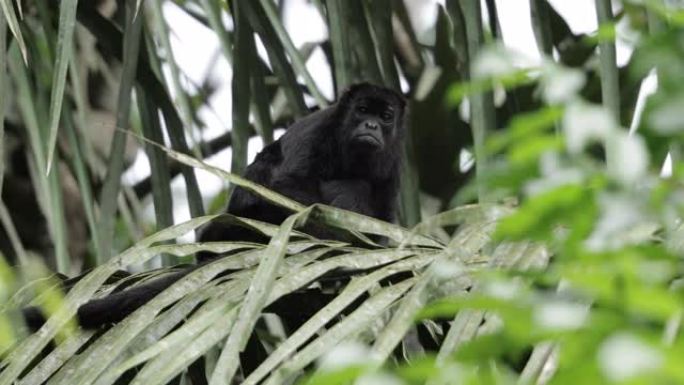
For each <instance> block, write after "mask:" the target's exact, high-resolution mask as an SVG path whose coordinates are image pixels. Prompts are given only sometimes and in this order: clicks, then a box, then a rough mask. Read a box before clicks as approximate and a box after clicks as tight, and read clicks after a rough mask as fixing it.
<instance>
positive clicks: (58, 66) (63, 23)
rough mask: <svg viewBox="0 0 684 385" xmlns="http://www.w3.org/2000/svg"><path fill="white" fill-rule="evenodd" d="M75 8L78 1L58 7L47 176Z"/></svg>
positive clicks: (58, 115)
mask: <svg viewBox="0 0 684 385" xmlns="http://www.w3.org/2000/svg"><path fill="white" fill-rule="evenodd" d="M76 7H78V0H64V1H62V2H61V3H60V6H59V30H58V32H57V55H56V60H55V66H54V68H53V71H54V72H53V73H52V93H51V95H50V138H49V139H48V157H47V170H45V172H46V173H48V174H49V173H50V168H51V167H52V162H53V158H54V156H55V147H56V145H57V132H58V130H59V118H60V115H61V113H62V103H63V100H64V87H65V86H66V77H67V69H68V68H69V59H70V57H71V56H72V55H73V54H74V53H73V52H72V49H73V48H72V47H73V45H74V29H75V28H76Z"/></svg>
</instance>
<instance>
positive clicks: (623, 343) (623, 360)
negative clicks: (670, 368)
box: [597, 333, 663, 382]
mask: <svg viewBox="0 0 684 385" xmlns="http://www.w3.org/2000/svg"><path fill="white" fill-rule="evenodd" d="M597 359H598V364H599V367H600V368H601V370H602V371H603V374H604V375H605V376H606V377H607V378H608V379H610V380H611V381H616V382H622V381H626V380H628V379H630V378H633V377H635V376H637V375H639V374H642V373H643V372H646V371H651V370H656V369H658V368H660V366H661V365H662V364H663V357H662V355H661V354H660V352H659V351H657V350H656V349H654V348H652V347H650V346H648V345H647V344H646V343H644V342H643V341H641V340H640V339H638V338H637V337H636V336H634V335H632V334H627V333H619V334H615V335H613V336H611V337H609V338H608V339H607V340H606V341H605V342H604V343H603V345H602V346H601V347H600V348H599V351H598V357H597Z"/></svg>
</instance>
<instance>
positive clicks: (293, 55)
mask: <svg viewBox="0 0 684 385" xmlns="http://www.w3.org/2000/svg"><path fill="white" fill-rule="evenodd" d="M261 6H262V7H263V9H264V12H265V13H266V16H267V17H268V20H269V21H270V22H271V25H272V26H273V28H274V29H275V31H276V34H277V35H278V38H279V39H280V41H281V43H282V44H283V46H285V50H286V51H287V52H288V54H289V56H290V59H291V60H292V64H293V66H294V68H295V69H296V70H297V72H298V73H299V75H300V76H301V77H302V78H303V79H304V83H305V84H306V87H307V88H308V90H309V92H311V96H313V98H314V99H316V103H318V105H319V106H320V107H321V108H322V107H325V106H327V105H328V101H327V100H325V97H324V96H323V94H321V91H320V90H319V89H318V86H317V85H316V82H315V81H314V79H313V77H312V76H311V74H310V73H309V70H308V69H307V68H306V63H305V62H304V59H302V55H301V54H300V53H299V50H298V49H297V47H295V45H294V43H292V39H291V38H290V35H289V34H288V33H287V31H286V30H285V26H284V25H283V22H282V21H281V20H280V18H279V17H278V11H277V10H276V8H275V4H273V2H272V1H270V0H261Z"/></svg>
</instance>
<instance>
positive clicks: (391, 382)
mask: <svg viewBox="0 0 684 385" xmlns="http://www.w3.org/2000/svg"><path fill="white" fill-rule="evenodd" d="M404 383H405V382H404V381H402V380H401V379H399V378H398V377H396V376H393V375H391V374H388V373H382V372H381V373H369V374H364V375H363V376H361V377H359V378H358V379H357V380H356V382H355V383H354V385H403V384H404Z"/></svg>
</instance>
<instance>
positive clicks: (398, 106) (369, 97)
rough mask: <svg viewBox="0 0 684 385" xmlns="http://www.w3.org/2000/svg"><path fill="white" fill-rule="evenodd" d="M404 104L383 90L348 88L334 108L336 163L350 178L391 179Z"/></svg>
mask: <svg viewBox="0 0 684 385" xmlns="http://www.w3.org/2000/svg"><path fill="white" fill-rule="evenodd" d="M405 109H406V102H405V101H404V98H403V96H402V95H401V94H399V93H397V92H395V91H393V90H391V89H389V88H385V87H379V86H374V85H371V84H368V83H360V84H355V85H353V86H351V87H350V88H349V89H348V90H347V91H346V92H345V93H344V94H342V96H341V97H340V99H339V101H338V103H337V105H336V106H334V111H335V113H334V115H333V119H332V122H334V124H333V127H335V128H334V135H335V138H334V140H333V141H332V143H333V144H334V146H335V147H336V149H332V150H331V153H336V154H337V157H338V159H336V160H335V162H337V164H339V165H341V167H342V169H344V170H346V171H345V173H346V174H348V175H349V176H351V177H362V178H371V179H372V180H375V181H379V180H386V179H388V178H389V179H392V178H393V176H394V175H395V174H397V169H398V166H399V164H400V161H401V157H402V154H403V149H402V144H403V140H404V136H405V134H404V131H405V128H404V115H405Z"/></svg>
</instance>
